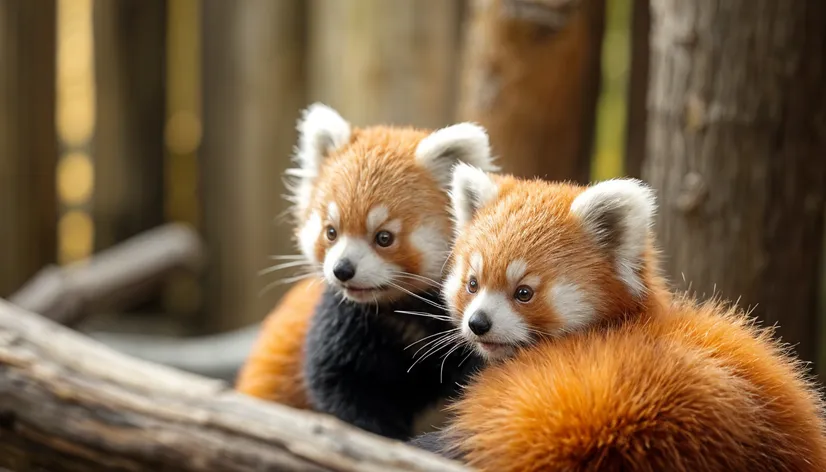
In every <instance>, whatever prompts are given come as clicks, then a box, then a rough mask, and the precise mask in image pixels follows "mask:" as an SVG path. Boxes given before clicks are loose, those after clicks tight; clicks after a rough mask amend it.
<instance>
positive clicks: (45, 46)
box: [0, 0, 57, 296]
mask: <svg viewBox="0 0 826 472" xmlns="http://www.w3.org/2000/svg"><path fill="white" fill-rule="evenodd" d="M0 69H2V72H0V219H2V223H1V224H0V226H2V229H0V261H2V262H1V263H0V266H2V267H0V296H8V295H9V294H10V293H11V292H12V291H14V290H16V289H17V288H19V286H20V285H21V284H22V283H23V282H25V281H26V280H27V279H28V278H29V277H31V276H32V275H34V274H35V273H36V272H37V271H38V270H39V269H40V268H41V267H43V266H44V265H46V264H49V263H52V262H54V260H55V254H56V247H57V244H56V231H57V228H56V225H57V213H56V212H57V210H56V207H57V203H56V200H57V197H56V194H55V164H56V161H57V142H56V137H55V2H54V1H53V0H27V1H19V0H0Z"/></svg>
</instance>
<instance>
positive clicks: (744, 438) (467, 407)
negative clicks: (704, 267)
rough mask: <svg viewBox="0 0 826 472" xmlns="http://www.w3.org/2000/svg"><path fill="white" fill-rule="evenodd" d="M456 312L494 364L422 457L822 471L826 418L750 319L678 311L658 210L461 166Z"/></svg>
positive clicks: (620, 188) (640, 190)
mask: <svg viewBox="0 0 826 472" xmlns="http://www.w3.org/2000/svg"><path fill="white" fill-rule="evenodd" d="M452 200H453V206H454V213H455V215H456V219H457V231H458V233H457V234H458V236H457V239H456V242H455V245H454V257H453V258H452V264H451V268H450V275H449V276H448V278H447V281H446V282H445V289H444V292H445V296H446V298H447V300H448V305H449V307H450V312H451V315H452V316H453V317H454V318H455V321H456V323H457V324H458V326H459V327H460V328H461V332H462V334H463V336H464V339H465V340H466V342H468V343H470V344H472V345H473V346H474V348H475V349H477V350H478V351H479V352H480V353H482V354H483V355H484V356H485V357H487V358H488V360H489V361H490V365H489V366H488V367H487V368H486V369H485V370H483V371H481V372H480V373H479V374H478V375H477V376H475V377H474V378H473V380H472V381H471V382H470V383H469V384H468V385H467V387H466V388H465V389H464V391H463V395H462V397H461V398H460V399H459V400H458V401H457V402H455V403H453V404H452V405H451V406H450V407H449V410H450V412H451V414H452V418H451V420H450V422H449V424H448V426H447V427H446V428H445V429H444V430H442V431H440V432H438V433H431V434H429V435H426V436H422V437H420V438H418V439H417V440H414V443H415V444H417V445H419V446H421V447H424V448H426V449H430V450H434V451H436V452H440V453H442V454H445V455H448V456H450V457H454V458H460V459H461V460H463V461H465V462H466V463H467V464H468V465H470V466H472V467H474V468H477V469H479V470H482V471H502V472H507V471H539V470H565V471H569V470H570V471H596V470H609V471H610V470H617V471H619V470H627V471H657V470H669V471H699V470H702V471H731V470H772V471H822V470H826V437H824V421H823V405H822V403H821V398H820V397H819V395H818V392H817V391H816V389H815V388H814V386H813V384H812V383H810V381H809V380H808V379H807V378H806V376H805V374H804V369H803V366H802V365H801V363H800V362H799V361H798V360H796V359H795V358H794V357H792V356H791V355H790V354H789V353H788V352H787V351H786V350H785V349H784V348H783V347H782V346H781V345H780V344H779V342H778V341H776V340H775V339H773V338H772V336H771V333H770V332H769V331H767V330H762V329H759V328H758V327H756V326H755V324H754V323H753V322H752V321H751V320H750V319H749V318H748V317H747V316H746V314H745V313H743V312H742V311H741V310H739V309H737V308H732V307H728V306H725V305H723V304H721V303H718V302H706V303H698V302H695V301H692V300H690V299H689V298H686V297H672V296H671V295H670V294H669V293H668V292H667V291H666V290H665V289H664V288H663V287H664V283H663V281H662V279H661V277H660V276H659V275H658V273H657V270H658V266H657V261H656V253H655V251H654V248H653V241H652V239H653V238H652V235H651V231H650V225H651V220H652V215H653V213H654V211H655V200H654V196H653V194H652V192H651V190H649V189H648V188H647V187H646V186H645V185H644V184H642V183H641V182H639V181H635V180H631V179H618V180H611V181H606V182H601V183H597V184H594V185H592V186H588V187H580V186H576V185H569V184H560V183H549V182H543V181H539V180H535V181H525V180H518V179H515V178H512V177H507V176H492V175H490V174H488V173H485V172H483V171H481V170H479V169H474V168H473V167H471V166H458V167H457V170H456V172H455V174H454V178H453V187H452Z"/></svg>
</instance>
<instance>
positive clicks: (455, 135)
mask: <svg viewBox="0 0 826 472" xmlns="http://www.w3.org/2000/svg"><path fill="white" fill-rule="evenodd" d="M416 161H418V162H419V163H420V164H421V165H423V166H424V167H426V168H428V169H430V171H431V172H432V173H433V175H434V176H435V177H436V178H437V179H438V180H439V182H440V183H441V184H442V185H443V186H445V187H447V186H448V185H449V184H450V181H451V175H452V171H453V167H454V166H455V165H456V164H457V163H460V162H464V163H466V164H470V165H472V166H476V167H478V168H480V169H482V170H485V171H488V172H497V171H498V170H499V168H498V167H497V166H495V165H494V164H493V157H492V156H491V153H490V144H489V142H488V134H487V132H486V131H485V129H484V128H482V127H481V126H479V125H476V124H473V123H459V124H455V125H452V126H448V127H446V128H442V129H440V130H436V131H434V132H433V133H431V134H430V135H429V136H428V137H426V138H424V139H422V141H421V142H420V143H419V145H418V147H416Z"/></svg>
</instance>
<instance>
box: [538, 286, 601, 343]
mask: <svg viewBox="0 0 826 472" xmlns="http://www.w3.org/2000/svg"><path fill="white" fill-rule="evenodd" d="M547 299H548V303H550V304H551V306H553V307H554V309H555V310H556V312H557V313H558V314H559V316H560V317H561V318H562V322H563V324H564V327H563V329H564V330H565V331H568V330H575V329H577V328H581V327H583V326H587V325H589V324H591V323H592V322H593V321H594V319H595V318H596V310H595V309H594V306H593V305H592V304H591V303H590V302H589V301H588V297H587V296H586V294H585V293H584V292H583V291H582V289H580V288H579V287H578V286H577V285H576V284H574V283H571V282H567V281H564V280H562V281H557V282H556V283H554V284H553V286H552V287H551V288H550V290H548V293H547Z"/></svg>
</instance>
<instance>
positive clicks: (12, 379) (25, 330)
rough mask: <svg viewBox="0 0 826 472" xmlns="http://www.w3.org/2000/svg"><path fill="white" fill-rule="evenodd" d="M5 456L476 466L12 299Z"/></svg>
mask: <svg viewBox="0 0 826 472" xmlns="http://www.w3.org/2000/svg"><path fill="white" fill-rule="evenodd" d="M0 468H9V469H11V470H34V469H38V468H40V470H42V469H47V470H54V471H67V470H92V471H93V470H181V471H215V470H221V471H250V470H279V471H280V470H302V471H308V470H313V471H315V470H319V471H320V470H332V471H376V472H379V471H381V472H384V471H402V470H406V471H444V472H450V471H461V470H466V469H464V468H463V467H462V466H460V465H458V464H455V463H451V462H447V461H445V460H443V459H441V458H439V457H436V456H434V455H431V454H429V453H426V452H424V451H419V450H416V449H413V448H410V447H408V446H406V445H404V444H402V443H399V442H395V441H390V440H387V439H384V438H380V437H378V436H374V435H371V434H368V433H365V432H362V431H360V430H357V429H356V428H353V427H351V426H349V425H346V424H343V423H341V422H339V421H338V420H335V419H334V418H331V417H326V416H322V415H319V414H315V413H309V412H300V411H297V410H293V409H290V408H287V407H285V406H282V405H277V404H267V403H264V402H262V401H259V400H256V399H253V398H249V397H245V396H243V395H241V394H239V393H237V392H234V391H232V390H230V389H229V388H228V387H227V386H226V385H225V384H224V383H223V382H219V381H213V380H207V379H204V378H202V377H198V376H194V375H191V374H186V373H183V372H179V371H176V370H174V369H170V368H167V367H163V366H158V365H154V364H151V363H147V362H145V361H140V360H137V359H134V358H131V357H129V356H126V355H124V354H120V353H117V352H115V351H112V350H110V349H108V348H106V347H105V346H102V345H100V344H98V343H96V342H95V341H93V340H90V339H88V338H85V337H84V336H82V335H80V334H78V333H75V332H73V331H71V330H70V329H68V328H65V327H62V326H59V325H57V324H55V323H53V322H51V321H48V320H46V319H44V318H42V317H40V316H38V315H35V314H32V313H29V312H26V311H24V310H21V309H20V308H18V307H15V306H13V305H11V304H8V303H5V302H0Z"/></svg>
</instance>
